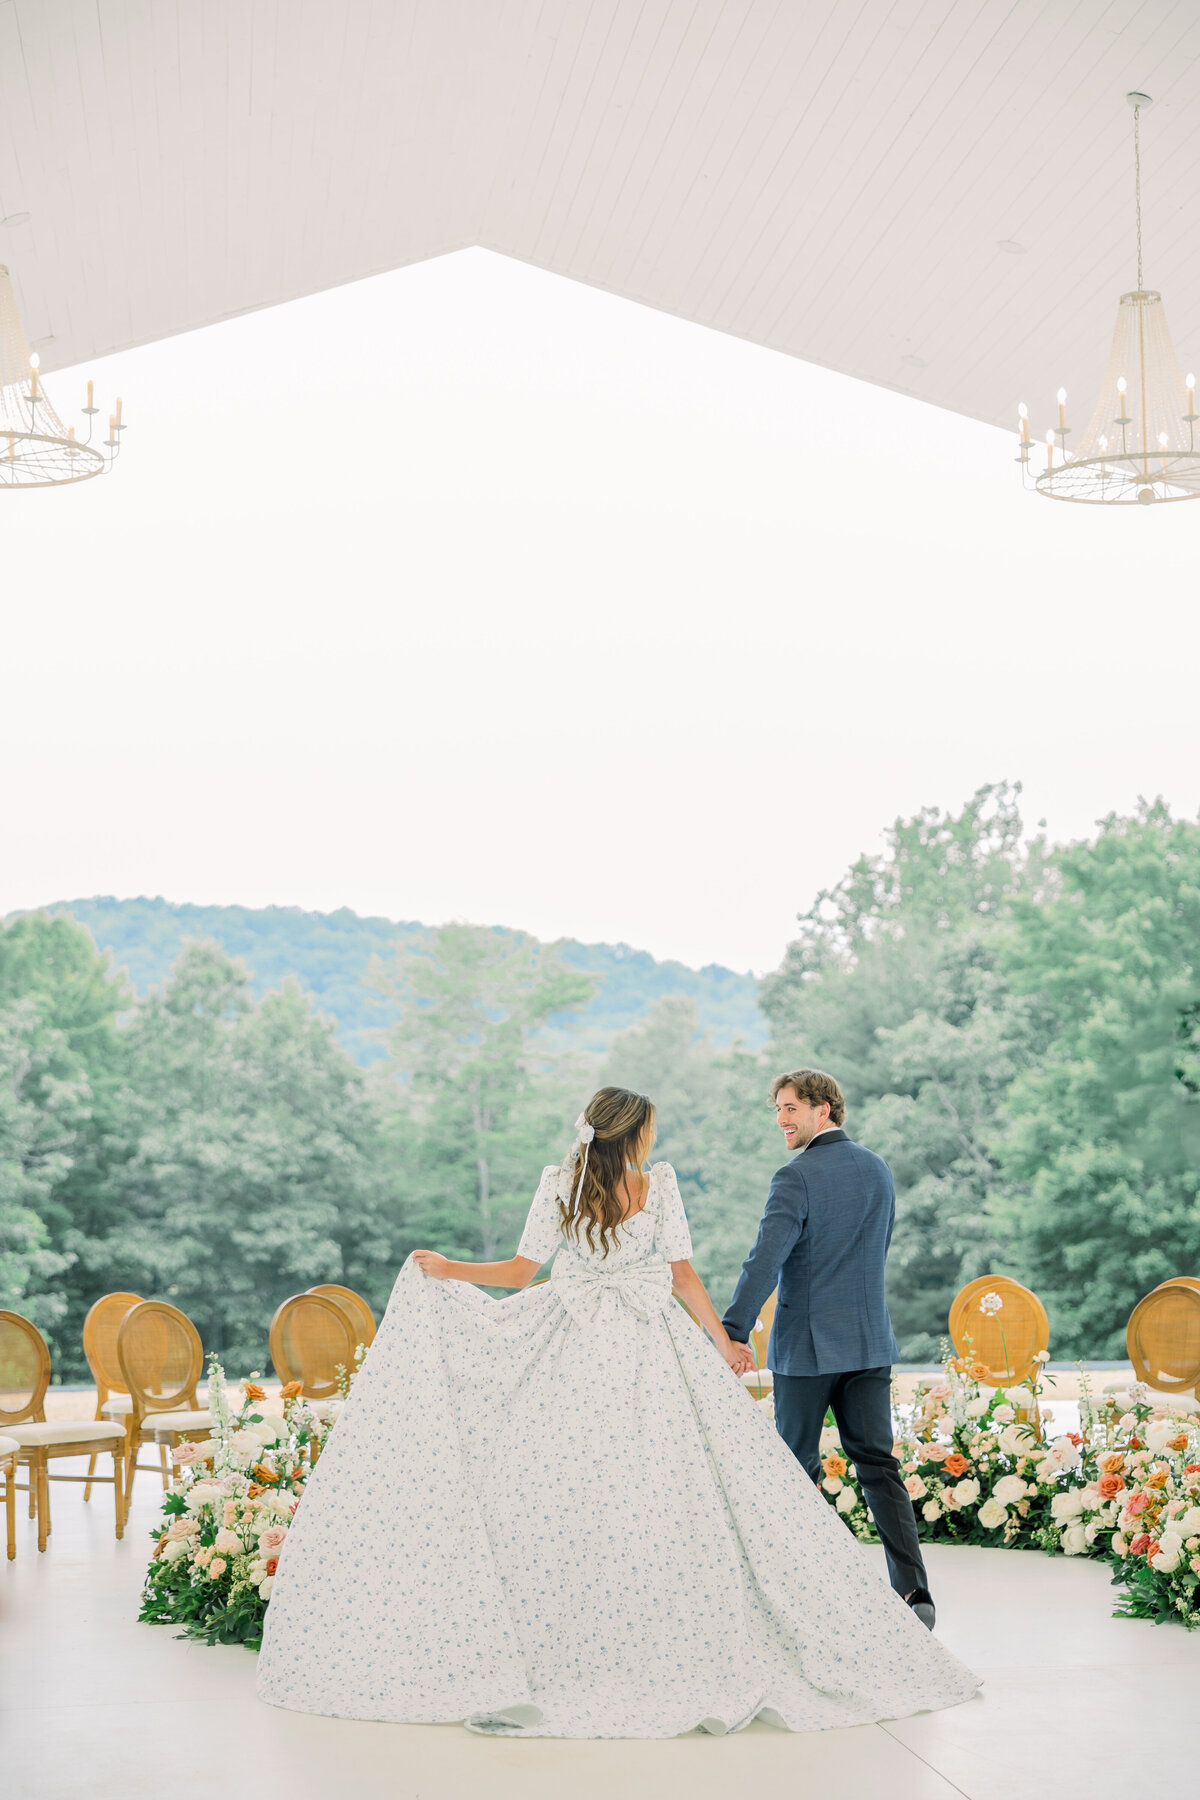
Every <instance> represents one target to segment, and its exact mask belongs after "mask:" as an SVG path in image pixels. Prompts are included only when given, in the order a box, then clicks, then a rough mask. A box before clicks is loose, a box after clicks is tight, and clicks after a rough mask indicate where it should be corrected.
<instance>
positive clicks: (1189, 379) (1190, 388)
mask: <svg viewBox="0 0 1200 1800" xmlns="http://www.w3.org/2000/svg"><path fill="white" fill-rule="evenodd" d="M1183 385H1184V387H1185V388H1186V389H1187V408H1188V411H1189V412H1190V413H1194V412H1195V410H1196V377H1195V376H1194V375H1188V376H1186V377H1185V379H1184V383H1183Z"/></svg>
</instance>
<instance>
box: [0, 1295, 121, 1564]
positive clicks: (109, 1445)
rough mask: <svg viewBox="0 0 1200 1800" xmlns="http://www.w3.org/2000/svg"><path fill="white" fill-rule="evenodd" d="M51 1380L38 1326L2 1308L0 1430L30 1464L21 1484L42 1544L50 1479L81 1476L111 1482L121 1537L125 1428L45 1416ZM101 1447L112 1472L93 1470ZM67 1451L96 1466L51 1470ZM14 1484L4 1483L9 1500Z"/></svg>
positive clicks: (47, 1529)
mask: <svg viewBox="0 0 1200 1800" xmlns="http://www.w3.org/2000/svg"><path fill="white" fill-rule="evenodd" d="M49 1385H50V1351H49V1348H48V1346H47V1344H46V1340H45V1338H44V1337H43V1336H42V1334H41V1332H40V1331H39V1330H38V1328H37V1326H36V1325H34V1324H33V1323H32V1321H31V1320H29V1319H23V1318H22V1317H21V1315H20V1313H14V1312H0V1431H2V1432H3V1435H4V1436H5V1438H10V1439H12V1440H13V1441H14V1442H15V1443H16V1445H17V1451H16V1459H17V1463H18V1464H19V1465H20V1466H21V1467H23V1468H27V1469H28V1470H29V1482H28V1486H27V1487H26V1486H25V1485H24V1484H22V1487H21V1491H22V1492H23V1493H24V1492H28V1494H29V1516H30V1518H34V1517H36V1518H37V1522H38V1549H39V1550H44V1549H45V1548H46V1539H47V1538H48V1537H49V1535H50V1485H49V1484H50V1482H52V1481H82V1482H85V1483H86V1484H87V1485H88V1486H89V1487H90V1486H91V1485H92V1483H94V1482H103V1483H104V1484H105V1486H110V1485H111V1487H112V1490H113V1503H114V1509H115V1512H116V1527H117V1536H118V1537H121V1536H123V1534H124V1531H125V1485H124V1480H123V1469H124V1461H125V1431H124V1428H123V1427H122V1426H120V1425H117V1424H113V1423H107V1422H102V1421H99V1420H87V1421H76V1420H67V1419H64V1420H49V1421H47V1418H46V1412H45V1400H46V1389H47V1388H48V1387H49ZM101 1452H107V1453H109V1454H111V1456H112V1459H113V1472H112V1474H111V1475H97V1474H95V1472H94V1461H95V1457H96V1455H98V1454H99V1453H101ZM10 1454H11V1452H10ZM63 1456H68V1457H69V1456H91V1457H92V1460H93V1469H92V1472H90V1473H89V1474H88V1475H51V1473H50V1469H49V1465H50V1463H51V1462H52V1461H53V1460H54V1459H55V1458H57V1457H63ZM13 1485H14V1484H11V1482H6V1484H5V1487H6V1493H5V1501H6V1504H7V1500H8V1495H9V1493H11V1492H12V1486H13ZM10 1553H11V1552H10Z"/></svg>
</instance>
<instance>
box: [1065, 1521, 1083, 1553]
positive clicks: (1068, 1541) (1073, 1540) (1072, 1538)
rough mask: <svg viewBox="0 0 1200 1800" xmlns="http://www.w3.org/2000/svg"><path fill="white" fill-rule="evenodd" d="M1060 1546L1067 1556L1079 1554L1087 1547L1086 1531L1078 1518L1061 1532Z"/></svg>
mask: <svg viewBox="0 0 1200 1800" xmlns="http://www.w3.org/2000/svg"><path fill="white" fill-rule="evenodd" d="M1062 1547H1063V1549H1064V1550H1065V1551H1066V1553H1067V1555H1068V1556H1081V1555H1082V1554H1083V1552H1084V1551H1085V1550H1086V1549H1087V1533H1086V1531H1085V1530H1084V1527H1083V1525H1082V1524H1081V1523H1080V1521H1079V1520H1078V1519H1077V1520H1076V1521H1075V1523H1074V1524H1073V1525H1068V1526H1067V1529H1066V1530H1065V1531H1064V1532H1063V1534H1062Z"/></svg>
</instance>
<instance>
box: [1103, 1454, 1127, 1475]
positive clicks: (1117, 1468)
mask: <svg viewBox="0 0 1200 1800" xmlns="http://www.w3.org/2000/svg"><path fill="white" fill-rule="evenodd" d="M1124 1467H1125V1457H1124V1455H1123V1454H1122V1452H1121V1451H1120V1450H1110V1451H1109V1452H1108V1453H1107V1455H1105V1456H1102V1457H1101V1458H1100V1472H1101V1474H1102V1475H1119V1474H1120V1473H1121V1470H1122V1469H1123V1468H1124Z"/></svg>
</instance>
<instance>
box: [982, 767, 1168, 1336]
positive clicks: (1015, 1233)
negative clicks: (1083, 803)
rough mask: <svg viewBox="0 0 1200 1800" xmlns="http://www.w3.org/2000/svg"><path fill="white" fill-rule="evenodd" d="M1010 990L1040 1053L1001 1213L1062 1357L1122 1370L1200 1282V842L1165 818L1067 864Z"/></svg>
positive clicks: (1116, 828) (1106, 833)
mask: <svg viewBox="0 0 1200 1800" xmlns="http://www.w3.org/2000/svg"><path fill="white" fill-rule="evenodd" d="M1015 918H1016V925H1017V931H1016V933H1015V935H1014V937H1013V939H1012V942H1011V945H1010V971H1009V974H1010V980H1011V983H1012V985H1013V987H1014V988H1015V989H1016V990H1018V991H1019V992H1020V993H1021V994H1023V995H1025V996H1027V997H1028V1003H1029V1004H1030V1005H1031V1006H1032V1007H1035V1008H1036V1009H1037V1010H1038V1012H1039V1014H1040V1015H1041V1017H1042V1019H1043V1021H1044V1029H1045V1049H1044V1054H1042V1055H1041V1056H1039V1057H1038V1058H1037V1059H1036V1060H1034V1061H1031V1062H1030V1063H1029V1065H1028V1066H1027V1067H1026V1068H1025V1069H1024V1070H1023V1071H1022V1072H1021V1073H1020V1074H1018V1076H1017V1077H1016V1079H1015V1080H1014V1082H1013V1084H1012V1087H1011V1089H1010V1090H1009V1093H1008V1095H1007V1098H1006V1102H1005V1106H1004V1115H1005V1118H1006V1120H1007V1131H1006V1132H1005V1134H1004V1135H1003V1137H1002V1139H1001V1141H1000V1146H999V1147H1000V1155H1001V1159H1002V1162H1003V1166H1004V1170H1005V1173H1006V1175H1007V1176H1008V1178H1009V1181H1010V1184H1011V1186H1010V1188H1009V1190H1008V1191H1006V1192H1002V1193H1001V1194H1000V1195H998V1196H997V1198H996V1200H995V1202H994V1204H993V1208H992V1211H993V1215H994V1219H995V1223H996V1226H997V1228H998V1229H999V1230H1000V1231H1001V1232H1002V1233H1003V1236H1004V1241H1005V1243H1006V1245H1007V1247H1008V1253H1009V1256H1010V1258H1011V1260H1012V1261H1013V1262H1014V1263H1015V1264H1016V1265H1017V1267H1018V1269H1019V1271H1020V1272H1022V1273H1023V1275H1024V1278H1025V1279H1026V1280H1027V1281H1028V1282H1029V1283H1030V1285H1031V1286H1033V1287H1034V1288H1035V1290H1036V1291H1037V1292H1038V1294H1039V1295H1040V1297H1041V1299H1042V1300H1043V1302H1044V1303H1045V1305H1046V1307H1047V1310H1048V1311H1049V1313H1050V1319H1051V1329H1052V1332H1053V1344H1054V1348H1055V1350H1056V1351H1058V1352H1059V1353H1060V1354H1067V1355H1087V1356H1097V1355H1121V1354H1123V1350H1124V1328H1125V1321H1126V1319H1127V1318H1128V1315H1129V1313H1130V1312H1131V1310H1132V1308H1133V1306H1134V1304H1135V1303H1136V1301H1137V1300H1138V1299H1139V1298H1140V1297H1141V1296H1142V1295H1143V1294H1145V1293H1146V1292H1148V1290H1149V1289H1150V1288H1152V1287H1155V1286H1156V1285H1157V1284H1158V1282H1160V1281H1162V1280H1164V1279H1166V1278H1167V1277H1168V1276H1171V1275H1194V1274H1196V1273H1198V1272H1200V1174H1198V1172H1197V1171H1198V1169H1200V1099H1198V1097H1197V1093H1196V1086H1197V1083H1196V1082H1195V1080H1194V1075H1193V1064H1192V1062H1191V1061H1190V1057H1191V1056H1192V1055H1193V1054H1194V1051H1193V1050H1192V1048H1191V1046H1192V1044H1193V1042H1194V1039H1193V1032H1194V1021H1195V1019H1196V1017H1197V1016H1198V1008H1200V826H1197V825H1195V824H1192V823H1188V822H1184V821H1180V820H1175V819H1172V817H1171V815H1170V813H1169V811H1168V809H1167V808H1166V807H1165V806H1164V805H1163V804H1162V803H1161V802H1158V803H1156V804H1154V805H1147V804H1143V805H1141V806H1140V807H1139V808H1138V810H1137V812H1136V814H1135V815H1134V816H1133V817H1131V818H1118V817H1116V816H1115V815H1114V816H1110V817H1109V818H1107V819H1105V820H1104V822H1103V824H1102V825H1101V827H1100V830H1099V833H1098V835H1097V837H1096V838H1095V839H1094V840H1093V841H1091V842H1085V843H1079V844H1073V845H1070V846H1068V847H1066V848H1064V849H1061V850H1058V851H1056V852H1055V854H1054V856H1053V858H1052V859H1051V862H1050V866H1049V868H1048V871H1047V880H1046V884H1045V888H1044V891H1043V892H1041V893H1039V894H1037V895H1031V896H1030V897H1029V898H1028V899H1025V900H1022V901H1021V902H1020V903H1019V904H1018V906H1017V907H1016V911H1015Z"/></svg>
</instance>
